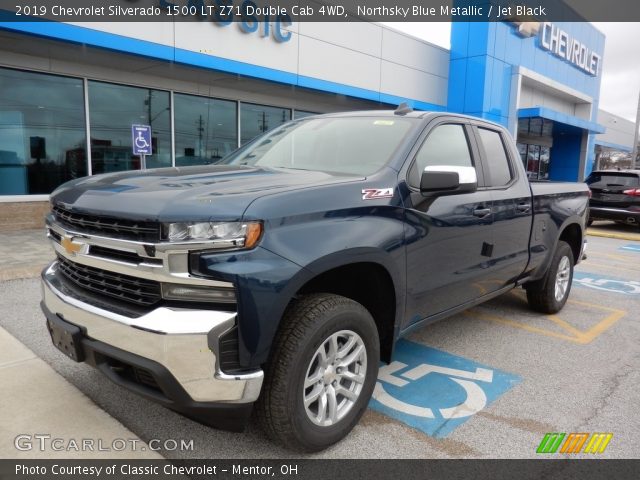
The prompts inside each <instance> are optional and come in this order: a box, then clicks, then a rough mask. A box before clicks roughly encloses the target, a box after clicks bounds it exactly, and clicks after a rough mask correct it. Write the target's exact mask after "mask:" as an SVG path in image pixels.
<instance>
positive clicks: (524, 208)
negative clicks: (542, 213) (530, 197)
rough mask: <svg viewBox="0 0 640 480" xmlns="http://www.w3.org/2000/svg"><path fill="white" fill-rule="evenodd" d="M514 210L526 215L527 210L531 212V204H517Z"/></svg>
mask: <svg viewBox="0 0 640 480" xmlns="http://www.w3.org/2000/svg"><path fill="white" fill-rule="evenodd" d="M516 210H518V211H519V212H522V213H527V212H528V211H529V210H531V204H530V203H524V202H523V203H519V204H518V205H516Z"/></svg>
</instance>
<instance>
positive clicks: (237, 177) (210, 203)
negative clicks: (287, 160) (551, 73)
mask: <svg viewBox="0 0 640 480" xmlns="http://www.w3.org/2000/svg"><path fill="white" fill-rule="evenodd" d="M357 180H361V178H359V177H354V176H344V175H331V174H328V173H324V172H315V171H309V170H292V169H281V168H278V169H269V168H258V167H247V166H231V165H213V166H202V167H181V168H163V169H157V170H149V171H145V172H141V171H130V172H119V173H109V174H103V175H96V176H93V177H86V178H82V179H77V180H72V181H71V182H67V183H65V184H64V185H62V186H61V187H60V188H58V189H57V190H56V191H55V192H53V194H52V195H51V200H52V203H53V204H54V205H60V206H63V207H65V208H68V209H71V210H74V211H80V212H86V213H90V214H95V215H106V216H113V217H117V218H130V219H136V220H151V221H163V222H171V221H186V220H188V221H206V220H238V219H240V218H241V217H242V214H243V213H244V211H245V210H246V208H247V207H248V206H249V204H250V203H251V202H252V201H254V200H255V199H257V198H260V197H262V196H265V195H269V194H273V193H280V192H283V191H287V190H297V189H300V188H307V187H310V186H321V185H330V184H335V183H343V182H349V181H357Z"/></svg>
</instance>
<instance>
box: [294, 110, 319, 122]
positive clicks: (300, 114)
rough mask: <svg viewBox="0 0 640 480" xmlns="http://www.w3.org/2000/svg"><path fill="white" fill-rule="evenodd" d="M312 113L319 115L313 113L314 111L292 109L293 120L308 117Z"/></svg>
mask: <svg viewBox="0 0 640 480" xmlns="http://www.w3.org/2000/svg"><path fill="white" fill-rule="evenodd" d="M312 115H319V114H318V113H315V112H306V111H304V110H294V111H293V119H294V120H299V119H301V118H306V117H310V116H312Z"/></svg>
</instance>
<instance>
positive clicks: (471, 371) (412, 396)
mask: <svg viewBox="0 0 640 480" xmlns="http://www.w3.org/2000/svg"><path fill="white" fill-rule="evenodd" d="M520 381H521V378H520V377H519V376H518V375H514V374H512V373H508V372H504V371H502V370H497V369H495V368H492V367H489V366H486V365H482V364H480V363H478V362H475V361H473V360H469V359H468V358H463V357H458V356H457V355H452V354H450V353H447V352H443V351H442V350H437V349H435V348H431V347H426V346H424V345H420V344H418V343H414V342H410V341H407V340H400V341H399V342H398V344H397V345H396V350H395V352H394V355H393V362H391V363H390V364H389V365H383V366H382V367H380V373H379V375H378V381H377V383H376V387H375V390H374V393H373V398H372V400H371V402H370V403H369V407H370V408H372V409H373V410H375V411H377V412H380V413H383V414H384V415H387V416H389V417H391V418H394V419H396V420H399V421H400V422H403V423H405V424H407V425H409V426H410V427H413V428H416V429H418V430H420V431H422V432H424V433H426V434H427V435H430V436H433V437H438V438H442V437H446V436H447V435H448V434H450V433H451V432H452V431H453V430H454V429H455V428H456V427H458V426H460V425H462V424H463V423H464V422H466V421H467V420H469V419H470V418H471V417H473V415H474V414H476V413H478V412H479V411H481V410H482V409H484V408H486V406H487V405H490V404H491V403H492V402H494V401H495V400H496V399H497V398H498V397H500V395H502V394H504V393H505V392H506V391H507V390H509V389H510V388H511V387H513V386H514V385H516V384H518V383H519V382H520Z"/></svg>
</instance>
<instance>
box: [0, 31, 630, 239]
mask: <svg viewBox="0 0 640 480" xmlns="http://www.w3.org/2000/svg"><path fill="white" fill-rule="evenodd" d="M425 28H429V27H428V25H427V26H426V27H425ZM604 64H606V57H605V37H604V35H603V34H602V33H601V32H600V31H598V30H597V29H596V28H595V27H594V26H593V25H591V24H589V23H535V22H512V23H505V22H500V23H498V22H496V23H461V22H455V23H453V24H452V33H451V49H450V50H446V49H443V48H440V47H437V46H434V45H432V44H430V43H428V42H425V41H422V40H420V39H417V38H414V37H411V36H409V35H406V34H404V33H401V32H398V31H396V30H393V29H390V28H387V27H385V26H382V25H380V24H376V23H368V22H348V23H346V22H345V23H320V22H292V23H291V22H286V21H282V22H280V21H273V20H272V21H271V22H263V23H261V24H258V25H255V28H253V27H252V28H247V26H246V25H243V24H241V23H233V24H228V25H220V24H218V23H216V22H213V21H200V22H175V23H173V22H164V23H135V24H133V23H125V22H122V23H84V24H79V23H73V24H72V23H62V22H0V230H3V229H4V230H7V229H17V228H23V227H28V226H33V225H34V222H35V224H37V223H38V222H39V221H40V218H41V214H42V212H43V211H44V210H45V209H46V200H47V198H48V194H49V193H50V192H51V191H52V190H53V189H55V188H56V187H57V186H58V185H60V184H61V183H63V182H65V181H67V180H70V179H73V178H77V177H81V176H86V175H95V174H99V173H103V172H114V171H119V170H130V169H140V168H141V163H142V162H141V159H140V158H139V157H138V156H136V155H133V153H132V134H131V131H132V125H137V124H142V125H150V126H151V130H152V135H151V143H152V147H153V154H152V155H150V156H147V157H146V162H145V163H146V168H155V167H165V166H172V165H175V166H185V165H199V164H208V163H214V162H215V161H216V160H218V159H220V158H221V157H223V156H224V155H226V154H227V153H229V152H231V151H232V150H234V149H235V148H237V147H238V146H240V145H242V144H244V143H246V142H247V141H249V140H251V139H252V138H254V137H255V136H257V135H259V134H261V133H262V132H264V131H267V130H269V129H271V128H274V127H276V126H278V125H280V124H282V123H283V122H286V121H288V120H290V119H296V118H301V117H304V116H308V115H311V114H315V113H324V112H334V111H341V110H356V109H390V108H394V107H395V106H397V105H398V104H399V103H400V102H403V101H406V102H407V103H409V104H410V105H411V106H412V107H413V108H414V109H418V110H438V111H452V112H460V113H465V114H469V115H475V116H480V117H483V118H486V119H489V120H493V121H496V122H498V123H501V124H503V125H505V126H506V127H507V128H508V129H509V130H510V131H511V133H512V134H513V136H514V137H515V138H516V139H517V142H518V148H519V150H520V154H521V157H522V161H523V163H524V165H525V167H526V170H527V172H528V175H529V177H530V178H531V179H540V180H547V179H548V180H570V181H580V180H583V179H584V177H585V176H586V175H588V174H589V172H590V171H591V170H592V169H593V168H594V166H595V165H596V164H597V160H598V158H600V157H603V156H606V158H609V157H610V156H611V155H612V154H614V153H616V152H630V151H631V150H632V143H633V136H634V135H633V130H634V124H633V123H632V122H630V121H628V120H625V119H622V118H620V117H617V116H615V115H613V114H611V113H607V112H603V111H600V110H599V109H598V100H599V96H600V84H601V79H602V67H603V65H604ZM632 100H633V99H630V101H632ZM603 158H604V157H603ZM34 219H36V220H34Z"/></svg>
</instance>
